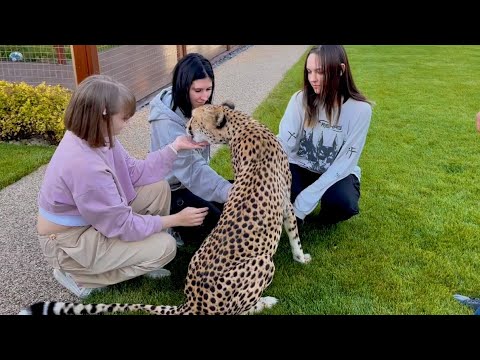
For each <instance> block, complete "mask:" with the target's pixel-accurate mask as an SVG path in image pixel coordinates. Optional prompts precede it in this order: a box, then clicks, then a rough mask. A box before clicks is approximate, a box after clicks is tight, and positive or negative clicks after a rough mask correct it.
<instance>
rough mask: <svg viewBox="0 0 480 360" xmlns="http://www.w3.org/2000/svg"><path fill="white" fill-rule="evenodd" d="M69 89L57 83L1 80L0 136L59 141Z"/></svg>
mask: <svg viewBox="0 0 480 360" xmlns="http://www.w3.org/2000/svg"><path fill="white" fill-rule="evenodd" d="M70 97H71V91H70V90H69V89H66V88H64V87H62V86H60V85H56V86H51V85H46V84H45V83H41V84H40V85H37V86H32V85H28V84H26V83H24V82H21V83H11V82H8V81H0V140H4V141H5V140H21V139H30V138H32V137H40V138H43V139H45V140H46V141H48V142H49V143H51V144H58V143H59V142H60V140H61V139H62V137H63V134H64V133H65V126H64V123H63V116H64V113H65V109H66V107H67V105H68V102H69V100H70Z"/></svg>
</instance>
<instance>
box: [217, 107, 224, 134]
mask: <svg viewBox="0 0 480 360" xmlns="http://www.w3.org/2000/svg"><path fill="white" fill-rule="evenodd" d="M215 120H216V121H215V123H216V126H217V129H221V128H223V127H224V126H225V124H226V123H227V117H226V116H225V114H224V112H223V108H221V107H220V108H218V109H217V111H216V114H215Z"/></svg>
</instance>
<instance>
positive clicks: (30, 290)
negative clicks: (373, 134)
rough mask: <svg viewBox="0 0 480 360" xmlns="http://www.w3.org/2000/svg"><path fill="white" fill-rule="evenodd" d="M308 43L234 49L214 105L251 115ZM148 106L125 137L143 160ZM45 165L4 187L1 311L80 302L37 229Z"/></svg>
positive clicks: (218, 67)
mask: <svg viewBox="0 0 480 360" xmlns="http://www.w3.org/2000/svg"><path fill="white" fill-rule="evenodd" d="M307 48H308V45H255V46H246V47H242V48H239V49H237V50H235V51H234V52H233V53H232V54H230V55H228V56H227V57H225V58H222V59H220V60H218V61H217V62H216V63H215V64H214V68H215V69H214V71H215V77H216V90H215V98H214V102H215V103H220V102H222V101H224V100H232V101H233V102H234V103H235V106H236V108H237V109H238V110H241V111H243V112H246V113H252V112H253V111H254V110H255V108H256V107H257V106H258V105H259V104H260V103H261V102H262V100H263V99H264V98H265V97H267V95H268V94H269V92H270V91H271V90H272V89H273V87H275V85H276V84H277V83H278V82H279V81H280V80H281V79H282V77H283V75H284V73H285V72H286V71H287V70H288V69H289V68H290V67H291V66H292V65H293V64H294V63H295V62H296V61H297V60H298V59H299V58H300V56H301V55H302V54H303V53H304V52H305V51H306V50H307ZM147 117H148V106H146V107H144V108H142V109H140V110H139V111H137V113H136V114H135V116H134V117H133V118H132V120H131V123H130V124H129V126H128V127H127V128H126V129H125V130H124V132H123V133H122V134H121V136H120V141H121V142H122V143H123V145H124V146H125V148H126V149H127V150H128V151H129V152H130V154H131V155H133V156H135V157H138V158H144V157H145V155H146V154H147V152H148V148H149V142H150V140H149V139H150V136H149V127H148V121H147ZM45 169H46V166H42V167H41V168H39V169H38V170H37V171H35V172H34V173H32V174H30V175H28V176H25V177H24V178H22V179H21V180H20V181H18V182H16V183H15V184H12V185H10V186H8V187H6V188H5V189H3V190H1V191H0V264H1V265H0V284H1V293H0V315H5V314H10V315H12V314H17V313H18V312H19V310H20V308H21V307H22V306H23V305H27V304H30V303H32V302H35V301H41V300H53V299H55V300H58V301H75V300H78V299H76V297H75V296H74V295H72V294H70V293H69V292H68V291H67V290H65V289H64V288H63V287H62V286H61V285H59V284H58V283H57V282H56V280H55V279H54V278H53V276H52V270H51V269H50V267H49V265H48V264H47V262H46V260H45V259H44V258H43V255H42V253H41V250H40V247H39V245H38V240H37V237H36V232H35V223H36V214H37V204H36V199H37V194H38V191H39V189H40V185H41V181H42V178H43V174H44V172H45Z"/></svg>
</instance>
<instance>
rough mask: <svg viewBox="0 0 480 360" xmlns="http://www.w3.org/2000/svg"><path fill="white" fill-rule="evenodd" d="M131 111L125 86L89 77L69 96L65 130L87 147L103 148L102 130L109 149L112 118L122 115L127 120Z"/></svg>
mask: <svg viewBox="0 0 480 360" xmlns="http://www.w3.org/2000/svg"><path fill="white" fill-rule="evenodd" d="M104 110H105V112H106V114H105V115H104ZM135 110H136V100H135V95H134V94H133V92H132V91H131V90H129V89H128V88H127V87H126V86H125V85H123V84H121V83H119V82H118V81H116V80H113V79H112V78H111V77H109V76H106V75H91V76H89V77H87V78H85V79H84V80H83V81H82V82H81V83H80V84H79V85H78V87H77V89H76V90H75V92H74V93H73V95H72V98H71V99H70V102H69V104H68V106H67V109H66V111H65V118H64V122H65V127H66V128H67V130H70V131H71V132H73V133H74V134H75V135H77V136H78V137H79V138H81V139H83V140H85V141H87V142H88V144H89V145H90V146H91V147H102V146H106V142H105V133H104V129H105V128H106V129H107V134H108V141H109V147H112V146H113V143H114V142H113V133H112V131H113V129H112V115H116V114H118V113H120V112H123V113H124V114H125V116H128V117H129V118H130V117H132V116H133V114H135Z"/></svg>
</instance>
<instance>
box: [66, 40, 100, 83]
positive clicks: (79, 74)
mask: <svg viewBox="0 0 480 360" xmlns="http://www.w3.org/2000/svg"><path fill="white" fill-rule="evenodd" d="M70 47H71V49H72V62H73V70H74V72H75V82H76V84H77V85H78V84H79V83H80V82H81V81H82V80H83V79H85V78H86V77H88V76H90V75H93V74H100V65H99V63H98V51H97V45H70Z"/></svg>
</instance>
